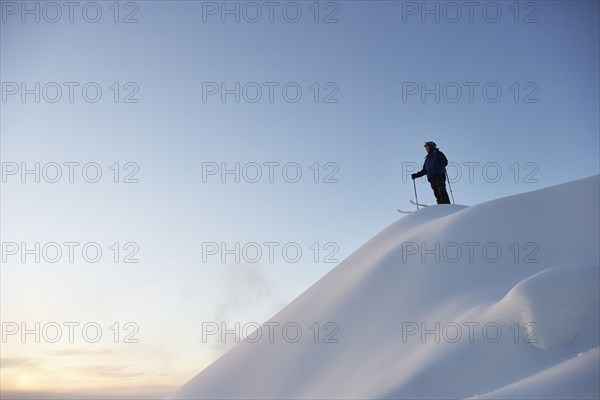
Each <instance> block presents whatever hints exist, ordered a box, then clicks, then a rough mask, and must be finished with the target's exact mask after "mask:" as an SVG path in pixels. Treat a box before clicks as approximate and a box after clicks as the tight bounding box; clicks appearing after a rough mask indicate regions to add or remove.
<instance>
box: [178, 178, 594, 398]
mask: <svg viewBox="0 0 600 400" xmlns="http://www.w3.org/2000/svg"><path fill="white" fill-rule="evenodd" d="M599 193H600V177H599V176H594V177H591V178H587V179H583V180H579V181H575V182H570V183H566V184H562V185H559V186H554V187H551V188H546V189H542V190H538V191H534V192H530V193H526V194H522V195H517V196H511V197H507V198H502V199H498V200H494V201H490V202H487V203H483V204H479V205H476V206H471V207H464V206H458V205H440V206H435V207H429V208H424V209H421V210H418V211H416V212H414V213H413V214H410V215H408V216H406V217H403V218H401V219H400V220H398V221H397V222H395V223H393V224H392V225H390V226H389V227H388V228H386V229H384V230H383V231H382V232H381V233H379V234H378V235H376V236H375V237H374V238H373V239H371V240H370V241H368V242H367V243H366V244H365V245H363V246H362V247H361V248H359V249H358V250H357V251H356V252H354V253H353V254H352V255H351V256H349V257H348V258H347V259H346V260H344V261H343V262H342V263H340V264H339V265H338V266H337V267H336V268H334V269H333V270H332V271H331V272H329V273H328V274H327V275H326V276H324V277H323V278H322V279H321V280H319V281H318V282H317V283H316V284H314V285H313V286H312V287H310V288H309V289H308V290H306V291H305V292H304V293H303V294H302V295H300V296H299V297H298V298H296V299H295V300H294V301H293V302H292V303H290V304H289V305H288V306H287V307H286V308H284V309H283V310H282V311H281V312H279V313H278V314H277V315H275V316H274V317H273V318H272V319H271V320H270V321H269V322H268V323H266V324H265V325H263V327H261V328H259V329H258V330H257V331H256V332H254V333H252V334H250V335H248V337H247V339H248V340H246V341H242V342H241V343H240V344H238V345H236V346H235V347H234V348H233V349H231V350H230V351H229V352H227V353H226V354H225V355H223V356H222V357H221V358H220V359H218V360H217V361H216V362H214V363H213V364H212V365H210V366H209V367H208V368H206V369H205V370H204V371H202V372H201V373H199V374H198V375H197V376H196V377H195V378H193V379H192V380H190V381H189V382H188V383H186V384H185V385H184V386H182V387H181V388H180V389H179V390H178V391H177V392H176V393H175V394H174V395H173V396H172V398H173V399H192V398H193V399H198V398H210V399H218V398H228V399H230V398H253V399H257V398H260V399H286V398H319V399H322V398H336V399H340V398H360V399H366V398H368V399H375V398H377V399H388V398H390V399H391V398H394V399H397V398H429V399H431V398H444V399H446V398H485V399H489V398H599V397H600V388H599V383H598V378H599V362H600V350H599V334H600V332H599V315H600V309H599V286H600V278H599V270H600V255H599V243H600V216H599V204H600V198H599ZM573 205H575V206H573ZM315 323H318V325H315ZM328 323H329V324H328ZM248 333H249V332H248ZM317 333H318V335H317Z"/></svg>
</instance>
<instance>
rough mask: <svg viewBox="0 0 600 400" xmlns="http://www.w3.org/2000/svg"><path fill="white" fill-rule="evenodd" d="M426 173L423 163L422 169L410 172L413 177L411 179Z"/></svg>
mask: <svg viewBox="0 0 600 400" xmlns="http://www.w3.org/2000/svg"><path fill="white" fill-rule="evenodd" d="M426 173H427V170H426V169H425V164H423V169H422V170H420V171H419V172H417V173H414V174H412V175H411V178H413V179H417V178H420V177H422V176H423V175H425V174H426Z"/></svg>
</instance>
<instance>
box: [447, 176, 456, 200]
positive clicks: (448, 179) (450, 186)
mask: <svg viewBox="0 0 600 400" xmlns="http://www.w3.org/2000/svg"><path fill="white" fill-rule="evenodd" d="M445 175H446V180H447V181H448V189H450V196H451V197H452V204H455V203H454V193H452V185H450V178H448V174H447V173H445Z"/></svg>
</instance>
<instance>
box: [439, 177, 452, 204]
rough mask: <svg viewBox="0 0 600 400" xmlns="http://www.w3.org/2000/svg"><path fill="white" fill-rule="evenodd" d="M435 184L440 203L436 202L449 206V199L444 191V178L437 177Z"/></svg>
mask: <svg viewBox="0 0 600 400" xmlns="http://www.w3.org/2000/svg"><path fill="white" fill-rule="evenodd" d="M437 182H438V193H439V194H440V201H438V204H450V197H448V192H447V191H446V177H445V176H442V177H439V179H437Z"/></svg>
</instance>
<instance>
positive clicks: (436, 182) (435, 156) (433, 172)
mask: <svg viewBox="0 0 600 400" xmlns="http://www.w3.org/2000/svg"><path fill="white" fill-rule="evenodd" d="M425 150H426V151H427V156H426V157H425V162H424V163H423V169H422V170H420V171H419V172H417V173H414V174H412V175H411V178H413V180H414V179H417V178H420V177H421V176H423V175H425V174H427V180H428V181H429V183H430V184H431V188H432V189H433V195H434V196H435V199H436V201H437V203H438V204H450V198H449V197H448V192H446V166H447V165H448V159H447V158H446V156H445V155H444V153H442V152H441V151H440V150H439V149H438V148H437V146H436V144H435V143H434V142H426V143H425Z"/></svg>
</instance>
